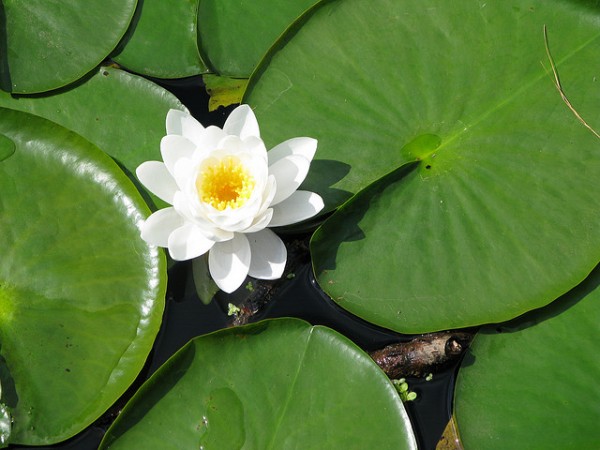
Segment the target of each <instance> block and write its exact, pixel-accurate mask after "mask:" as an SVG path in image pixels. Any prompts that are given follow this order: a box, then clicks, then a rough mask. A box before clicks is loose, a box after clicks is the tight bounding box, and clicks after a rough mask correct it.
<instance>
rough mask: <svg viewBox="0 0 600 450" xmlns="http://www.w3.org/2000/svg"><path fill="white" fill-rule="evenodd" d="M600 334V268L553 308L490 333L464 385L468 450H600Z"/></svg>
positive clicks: (461, 405)
mask: <svg viewBox="0 0 600 450" xmlns="http://www.w3.org/2000/svg"><path fill="white" fill-rule="evenodd" d="M598 333H600V270H599V269H596V270H595V271H594V272H593V273H592V275H591V276H590V277H589V279H588V280H586V281H585V282H584V283H583V284H582V285H580V286H578V287H577V288H576V289H574V290H573V291H572V292H570V293H569V294H568V295H566V296H565V297H563V298H560V299H559V300H557V301H556V302H555V303H553V304H552V305H550V306H548V307H546V308H544V309H542V310H540V311H535V312H533V313H529V314H527V315H526V316H524V317H523V318H519V319H517V320H515V321H513V322H511V323H508V324H503V325H501V326H497V327H494V326H489V327H485V328H483V329H482V330H481V332H480V333H479V334H478V335H477V337H476V338H475V340H474V342H473V345H472V347H471V350H470V352H471V355H468V356H467V358H466V359H465V361H464V363H463V366H462V368H461V370H460V372H459V376H458V380H457V386H456V394H455V408H456V416H457V420H458V425H459V428H460V434H461V438H462V441H463V443H464V444H465V448H485V449H506V448H522V447H523V446H524V445H525V446H534V447H536V448H557V449H563V448H595V447H596V446H597V445H598V443H599V442H600V429H599V428H598V417H600V383H598V379H599V378H600V359H599V358H598V357H597V354H598V352H597V343H596V336H597V335H598Z"/></svg>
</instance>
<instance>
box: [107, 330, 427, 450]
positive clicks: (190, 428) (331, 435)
mask: <svg viewBox="0 0 600 450" xmlns="http://www.w3.org/2000/svg"><path fill="white" fill-rule="evenodd" d="M100 448H102V449H107V448H110V449H130V448H145V449H149V450H152V449H161V450H164V449H180V448H206V449H211V448H220V449H221V448H222V449H226V448H227V449H233V448H256V449H275V448H303V449H323V448H340V449H341V448H381V449H384V448H386V449H387V448H390V449H391V448H394V449H414V448H416V444H415V439H414V436H413V432H412V429H411V427H410V422H409V420H408V417H407V415H406V412H405V410H404V407H403V405H402V402H401V400H400V398H399V396H398V394H397V393H396V392H395V389H394V387H393V386H392V384H391V383H390V381H389V379H387V378H386V376H385V375H384V374H383V372H382V371H381V370H380V369H379V368H378V367H377V366H376V365H375V363H374V362H373V361H372V360H371V359H370V357H369V356H368V355H367V354H366V353H364V352H362V351H361V350H360V349H358V348H357V347H356V346H355V345H354V344H352V343H351V342H350V341H348V340H347V339H346V338H344V337H342V336H341V335H339V334H338V333H336V332H334V331H332V330H330V329H328V328H325V327H311V326H310V325H309V324H307V323H306V322H303V321H300V320H296V319H282V320H273V321H265V322H259V323H257V324H253V325H249V326H245V327H241V328H235V329H229V330H224V331H220V332H217V333H213V334H210V335H207V336H203V337H199V338H196V339H194V340H192V341H191V342H190V343H188V344H187V345H186V346H185V347H184V348H182V349H181V350H180V351H179V352H178V353H177V354H176V355H175V356H174V357H173V358H171V359H170V360H169V361H168V362H167V363H166V364H165V365H164V366H163V367H162V368H161V369H159V371H158V372H157V373H156V374H155V375H153V376H152V378H151V379H150V380H148V382H147V383H146V384H145V385H144V386H142V388H141V389H140V391H139V392H138V393H137V394H136V395H135V396H134V397H133V399H132V400H131V401H130V403H129V404H128V405H127V406H126V407H125V409H124V410H123V413H122V414H121V415H120V416H119V418H118V419H117V420H116V421H115V423H114V424H113V426H112V427H111V428H110V429H109V430H108V432H107V434H106V436H105V439H104V441H103V443H102V445H101V446H100Z"/></svg>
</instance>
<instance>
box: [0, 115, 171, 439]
mask: <svg viewBox="0 0 600 450" xmlns="http://www.w3.org/2000/svg"><path fill="white" fill-rule="evenodd" d="M0 134H2V135H4V136H6V137H5V138H3V139H2V140H3V141H5V140H6V139H10V140H11V141H12V142H13V143H14V145H15V151H14V152H13V154H12V155H10V156H9V157H7V158H5V159H4V160H2V161H0V192H1V197H0V198H1V200H0V248H2V254H1V256H0V355H1V359H0V377H1V380H0V381H1V384H2V399H1V401H2V403H4V404H5V405H7V406H8V407H9V409H10V411H11V413H12V416H13V418H14V423H13V431H12V434H11V436H10V440H11V442H14V443H22V444H33V445H40V444H51V443H54V442H58V441H61V440H63V439H66V438H68V437H70V436H72V435H74V434H76V433H77V432H79V431H81V430H82V429H83V428H84V427H85V426H87V425H88V424H90V423H91V422H92V421H93V420H95V419H96V418H97V417H98V416H100V415H101V414H102V413H103V412H104V411H105V410H106V409H107V408H108V407H109V406H110V405H111V404H112V403H113V402H114V401H115V400H116V399H117V398H118V397H119V396H120V395H122V394H123V393H124V391H125V390H126V389H127V387H128V386H129V385H130V384H131V382H132V381H133V380H134V378H135V377H136V375H137V374H138V372H139V371H140V370H141V368H142V366H143V364H144V362H145V359H146V357H147V355H148V353H149V352H150V349H151V347H152V344H153V341H154V338H155V336H156V333H157V332H158V328H159V325H160V322H161V318H162V311H163V308H164V293H165V285H166V273H165V261H164V256H163V255H162V253H160V252H158V250H156V249H155V248H151V247H149V246H148V245H147V244H146V243H145V242H144V241H142V240H141V238H140V236H139V228H138V226H139V223H140V222H141V221H142V220H143V219H144V218H145V217H146V216H147V215H148V214H149V211H148V208H147V207H146V205H145V204H144V202H143V200H142V199H141V197H140V196H139V194H138V192H137V191H136V189H135V188H134V186H133V185H132V184H131V182H130V181H129V180H128V179H127V177H125V175H124V174H123V173H122V172H121V170H120V169H119V168H118V166H117V165H116V164H115V163H114V162H113V161H112V160H111V159H110V158H109V157H108V156H106V155H105V154H104V153H102V152H101V151H100V150H98V148H96V147H95V146H93V145H92V144H90V143H89V142H88V141H86V140H84V139H83V138H81V137H80V136H78V135H76V134H75V133H73V132H71V131H69V130H66V129H65V128H62V127H60V126H59V125H56V124H55V123H52V122H50V121H47V120H45V119H42V118H40V117H36V116H33V115H30V114H26V113H22V112H18V111H13V110H8V109H4V108H0Z"/></svg>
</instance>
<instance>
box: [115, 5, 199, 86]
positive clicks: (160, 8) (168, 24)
mask: <svg viewBox="0 0 600 450" xmlns="http://www.w3.org/2000/svg"><path fill="white" fill-rule="evenodd" d="M198 2H199V0H194V1H179V0H144V1H143V2H140V5H139V7H138V10H137V11H136V16H135V18H134V20H133V22H132V25H131V28H130V29H129V31H128V33H127V36H126V37H125V39H124V40H123V42H121V44H120V49H119V50H118V53H117V54H116V55H113V59H114V60H115V61H116V62H118V63H119V64H121V65H123V66H124V67H126V68H127V69H129V70H132V71H134V72H137V73H141V74H144V75H149V76H152V77H158V78H182V77H188V76H192V75H198V74H200V73H203V72H205V71H206V70H207V69H206V65H205V64H204V62H203V61H202V58H201V57H200V53H199V51H198V39H197V34H198V30H197V24H196V22H197V19H198Z"/></svg>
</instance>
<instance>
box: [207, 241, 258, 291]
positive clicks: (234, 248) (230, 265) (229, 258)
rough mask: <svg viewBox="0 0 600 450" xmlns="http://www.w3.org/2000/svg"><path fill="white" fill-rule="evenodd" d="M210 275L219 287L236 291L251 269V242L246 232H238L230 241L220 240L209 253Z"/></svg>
mask: <svg viewBox="0 0 600 450" xmlns="http://www.w3.org/2000/svg"><path fill="white" fill-rule="evenodd" d="M208 268H209V270H210V275H211V277H212V278H213V280H215V283H217V286H219V288H220V289H221V290H223V291H225V292H227V293H231V292H233V291H235V290H236V289H237V288H238V287H240V286H241V284H242V283H243V282H244V280H245V279H246V276H247V275H248V270H249V269H250V243H249V242H248V239H247V238H246V236H245V235H244V234H240V233H236V235H235V237H234V238H233V239H231V240H230V241H226V242H218V243H216V244H215V245H214V247H213V248H212V249H211V250H210V253H209V254H208Z"/></svg>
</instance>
